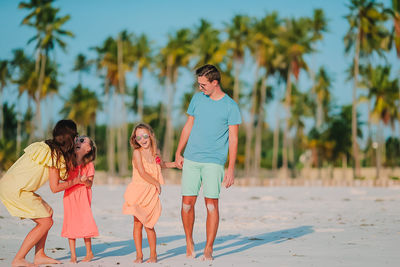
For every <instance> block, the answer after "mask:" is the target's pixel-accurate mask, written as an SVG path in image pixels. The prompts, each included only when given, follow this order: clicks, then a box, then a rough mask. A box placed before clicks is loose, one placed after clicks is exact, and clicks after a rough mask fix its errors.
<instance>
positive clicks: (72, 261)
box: [69, 257, 77, 263]
mask: <svg viewBox="0 0 400 267" xmlns="http://www.w3.org/2000/svg"><path fill="white" fill-rule="evenodd" d="M69 262H71V263H77V260H76V257H71V260H70V261H69Z"/></svg>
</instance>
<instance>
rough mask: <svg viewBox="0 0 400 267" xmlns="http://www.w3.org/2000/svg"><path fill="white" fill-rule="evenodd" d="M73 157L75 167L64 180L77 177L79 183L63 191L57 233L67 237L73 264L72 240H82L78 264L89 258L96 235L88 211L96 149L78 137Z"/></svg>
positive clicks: (89, 141)
mask: <svg viewBox="0 0 400 267" xmlns="http://www.w3.org/2000/svg"><path fill="white" fill-rule="evenodd" d="M75 154H76V161H77V164H78V166H77V167H76V168H75V169H73V170H71V171H69V173H68V179H74V178H75V177H80V180H81V182H82V183H83V184H78V185H75V186H73V187H71V188H69V189H67V190H65V192H64V223H63V228H62V232H61V236H62V237H66V238H68V241H69V247H70V249H71V262H73V263H76V262H77V259H76V252H75V241H76V239H77V238H83V239H84V241H85V246H86V257H85V258H84V259H83V260H82V261H83V262H88V261H90V260H91V259H93V252H92V241H91V238H92V237H95V236H98V235H99V231H98V229H97V226H96V222H95V221H94V218H93V214H92V209H91V203H92V189H91V187H92V184H93V177H94V165H93V161H94V160H95V158H96V146H95V144H94V142H93V141H92V140H91V139H90V138H89V137H86V136H80V137H78V138H77V139H76V144H75Z"/></svg>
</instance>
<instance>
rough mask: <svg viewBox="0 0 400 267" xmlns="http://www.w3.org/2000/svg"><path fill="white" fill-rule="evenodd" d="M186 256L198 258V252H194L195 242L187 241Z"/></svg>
mask: <svg viewBox="0 0 400 267" xmlns="http://www.w3.org/2000/svg"><path fill="white" fill-rule="evenodd" d="M186 258H189V259H194V258H196V253H195V252H194V243H193V242H186Z"/></svg>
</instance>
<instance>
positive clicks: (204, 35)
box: [193, 19, 227, 68]
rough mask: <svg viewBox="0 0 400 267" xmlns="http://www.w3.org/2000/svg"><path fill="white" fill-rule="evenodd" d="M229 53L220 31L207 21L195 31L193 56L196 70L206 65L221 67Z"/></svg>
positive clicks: (202, 20) (202, 22)
mask: <svg viewBox="0 0 400 267" xmlns="http://www.w3.org/2000/svg"><path fill="white" fill-rule="evenodd" d="M226 53H227V43H222V41H221V39H220V31H219V30H218V29H216V28H214V27H213V25H212V24H211V23H210V22H208V21H207V20H205V19H201V20H200V25H198V26H197V27H196V28H195V29H194V34H193V54H194V60H195V63H194V66H195V68H198V67H201V66H203V65H205V64H213V65H215V66H219V64H220V63H221V62H222V61H223V60H224V57H225V55H226Z"/></svg>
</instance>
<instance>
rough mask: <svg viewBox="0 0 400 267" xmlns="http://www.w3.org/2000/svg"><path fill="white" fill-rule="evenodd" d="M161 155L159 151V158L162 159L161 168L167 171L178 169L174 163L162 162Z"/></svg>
mask: <svg viewBox="0 0 400 267" xmlns="http://www.w3.org/2000/svg"><path fill="white" fill-rule="evenodd" d="M159 155H161V153H160V150H157V156H158V158H159V159H160V166H161V168H163V169H165V168H176V163H175V162H174V161H173V162H165V161H163V160H162V158H161V157H160V156H159Z"/></svg>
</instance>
